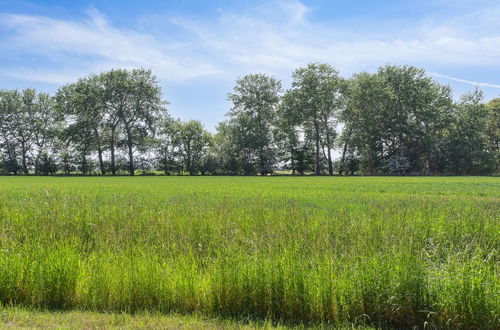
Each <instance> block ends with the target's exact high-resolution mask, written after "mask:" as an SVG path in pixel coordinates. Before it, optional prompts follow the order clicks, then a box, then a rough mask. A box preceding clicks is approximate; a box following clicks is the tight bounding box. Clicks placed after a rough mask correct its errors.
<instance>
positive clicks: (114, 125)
mask: <svg viewBox="0 0 500 330" xmlns="http://www.w3.org/2000/svg"><path fill="white" fill-rule="evenodd" d="M292 78H293V81H292V86H291V88H290V89H289V90H286V91H285V90H283V88H282V86H281V83H280V81H278V80H276V79H274V78H272V77H269V76H267V75H264V74H251V75H247V76H245V77H243V78H241V79H238V80H237V82H236V86H235V88H234V90H233V91H232V92H231V93H229V94H228V99H229V100H230V101H231V102H232V105H233V106H232V107H231V109H230V110H229V112H228V113H227V119H226V120H225V121H223V122H221V123H219V125H218V126H217V131H216V133H215V134H212V133H210V132H209V131H207V130H206V129H204V127H203V125H202V124H201V122H199V121H196V120H191V121H187V122H182V121H180V120H178V119H174V118H172V117H171V116H170V115H169V114H168V112H167V110H166V105H167V102H166V101H164V100H163V96H162V91H161V89H160V87H159V85H158V81H157V79H156V77H155V76H154V75H153V74H152V73H151V71H149V70H143V69H140V70H130V71H128V70H112V71H109V72H105V73H101V74H99V75H91V76H89V77H86V78H82V79H80V80H78V81H77V82H75V83H73V84H69V85H66V86H63V87H61V88H60V89H59V90H58V91H57V93H56V95H55V96H53V97H51V96H49V95H48V94H45V93H37V92H36V91H35V90H33V89H25V90H23V91H17V90H3V91H0V171H1V173H3V174H18V173H24V174H29V173H36V174H43V175H48V174H55V173H64V174H71V173H82V174H101V175H116V174H117V173H128V174H130V175H134V174H135V173H136V170H140V171H141V173H150V172H152V171H162V172H164V173H165V174H185V173H189V174H191V175H196V174H212V175H215V174H246V175H252V174H263V175H265V174H269V173H273V172H275V171H276V170H277V169H281V170H289V171H290V172H291V173H293V174H305V173H314V174H317V175H320V174H329V175H333V174H334V173H335V172H337V173H338V174H340V175H344V174H354V173H362V174H371V175H375V174H404V173H415V174H491V173H497V172H498V171H499V160H500V119H499V118H500V99H494V100H492V101H490V102H489V103H487V104H484V102H483V95H482V93H481V91H479V90H475V91H473V92H471V93H469V94H466V95H464V96H463V97H462V98H461V99H460V100H459V101H458V102H454V101H453V98H452V95H451V90H450V88H449V87H446V86H442V85H439V84H438V83H437V82H435V81H433V80H432V79H431V78H429V77H427V76H426V75H425V72H424V70H422V69H418V68H415V67H411V66H385V67H381V68H379V70H378V72H376V73H374V74H370V73H360V74H356V75H354V76H353V77H352V78H351V79H344V78H342V77H341V76H340V75H339V73H338V72H337V71H336V70H335V69H334V68H333V67H331V66H330V65H327V64H310V65H308V66H307V67H303V68H299V69H297V70H295V72H294V73H293V76H292ZM335 155H337V156H335Z"/></svg>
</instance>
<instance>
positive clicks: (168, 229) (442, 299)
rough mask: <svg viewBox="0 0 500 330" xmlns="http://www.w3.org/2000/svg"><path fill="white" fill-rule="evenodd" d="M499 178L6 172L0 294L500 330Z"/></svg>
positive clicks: (306, 319)
mask: <svg viewBox="0 0 500 330" xmlns="http://www.w3.org/2000/svg"><path fill="white" fill-rule="evenodd" d="M499 214H500V179H499V178H481V177H470V178H455V177H450V178H396V177H393V178H387V177H386V178H326V177H301V178H294V177H268V178H259V177H246V178H245V177H136V178H128V177H120V178H83V177H82V178H42V177H19V178H15V177H4V178H0V249H1V250H0V302H1V303H3V304H4V305H22V306H25V307H36V308H49V309H85V310H92V311H109V312H110V311H113V312H137V311H150V312H154V313H201V314H204V315H211V316H217V317H230V318H235V319H239V320H243V319H250V320H268V321H275V322H279V323H280V324H283V323H286V324H322V325H335V324H342V325H345V324H352V325H373V326H393V327H409V326H415V325H416V326H420V327H424V326H426V327H427V326H429V327H431V326H436V327H449V328H457V327H462V328H471V327H481V328H498V327H499V326H500V320H499V315H498V313H499V311H500V299H499V292H500V279H499V278H500V276H499V275H500V271H499V270H500V267H499V266H500V262H499V261H500V258H499V248H500V244H499V242H500V240H499V234H500V216H499Z"/></svg>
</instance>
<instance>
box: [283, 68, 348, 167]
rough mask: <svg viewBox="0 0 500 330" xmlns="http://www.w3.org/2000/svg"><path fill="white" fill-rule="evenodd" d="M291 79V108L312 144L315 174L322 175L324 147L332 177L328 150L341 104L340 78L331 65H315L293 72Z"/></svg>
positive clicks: (331, 142)
mask: <svg viewBox="0 0 500 330" xmlns="http://www.w3.org/2000/svg"><path fill="white" fill-rule="evenodd" d="M292 77H293V82H292V90H293V91H294V93H295V97H294V100H295V101H296V104H295V105H294V106H295V107H296V108H297V109H299V110H298V111H300V112H301V119H302V122H303V125H304V130H305V133H306V136H307V137H311V138H312V139H313V141H314V146H315V149H314V151H315V166H314V172H315V174H316V175H319V174H321V169H322V168H321V153H322V152H323V151H324V150H325V148H326V152H325V153H326V155H324V156H326V157H325V158H326V160H327V162H328V173H329V174H333V165H332V156H331V149H332V148H333V143H334V140H335V124H336V118H337V117H338V115H339V112H340V110H341V107H342V104H343V87H344V83H343V79H342V78H341V77H340V76H339V74H338V72H337V70H335V69H334V68H333V67H332V66H330V65H328V64H317V63H312V64H309V65H308V66H307V67H304V68H299V69H297V70H295V72H294V73H293V76H292Z"/></svg>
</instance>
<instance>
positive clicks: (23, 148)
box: [21, 141, 29, 175]
mask: <svg viewBox="0 0 500 330" xmlns="http://www.w3.org/2000/svg"><path fill="white" fill-rule="evenodd" d="M27 152H28V151H27V150H26V143H25V142H24V141H23V142H22V143H21V153H22V158H23V160H22V162H23V172H24V174H26V175H28V174H29V171H28V164H27V159H26V158H27V156H26V154H27Z"/></svg>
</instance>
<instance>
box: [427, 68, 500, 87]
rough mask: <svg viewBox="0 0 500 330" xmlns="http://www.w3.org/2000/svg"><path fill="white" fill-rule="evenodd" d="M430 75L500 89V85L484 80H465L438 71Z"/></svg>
mask: <svg viewBox="0 0 500 330" xmlns="http://www.w3.org/2000/svg"><path fill="white" fill-rule="evenodd" d="M429 75H431V76H434V77H438V78H444V79H448V80H453V81H458V82H461V83H464V84H469V85H473V86H483V87H491V88H498V89H500V85H495V84H489V83H484V82H478V81H471V80H465V79H460V78H454V77H450V76H446V75H444V74H440V73H437V72H429Z"/></svg>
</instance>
